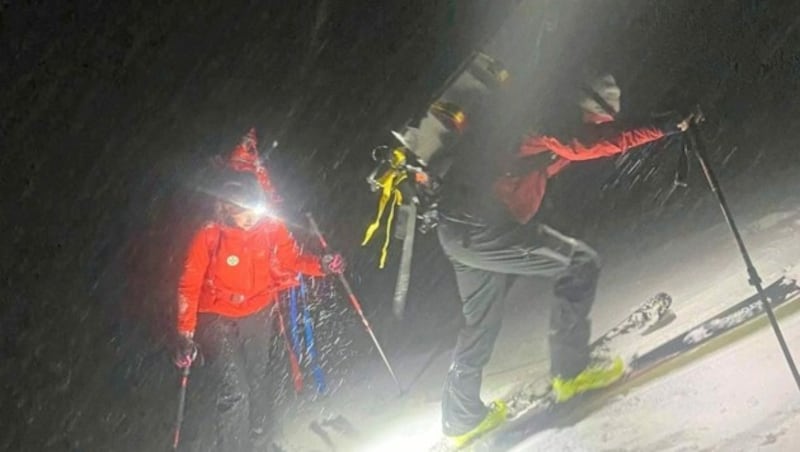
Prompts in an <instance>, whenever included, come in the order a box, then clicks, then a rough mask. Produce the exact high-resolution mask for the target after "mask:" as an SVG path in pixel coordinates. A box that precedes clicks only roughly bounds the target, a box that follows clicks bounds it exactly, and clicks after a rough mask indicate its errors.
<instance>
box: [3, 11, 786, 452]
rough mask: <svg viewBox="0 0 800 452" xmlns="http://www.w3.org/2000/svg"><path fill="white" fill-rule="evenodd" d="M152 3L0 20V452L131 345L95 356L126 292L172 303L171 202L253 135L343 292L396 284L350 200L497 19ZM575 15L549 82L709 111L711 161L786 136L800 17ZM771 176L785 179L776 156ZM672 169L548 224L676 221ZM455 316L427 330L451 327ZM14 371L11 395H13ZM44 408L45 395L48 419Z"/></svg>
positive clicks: (182, 201) (575, 204)
mask: <svg viewBox="0 0 800 452" xmlns="http://www.w3.org/2000/svg"><path fill="white" fill-rule="evenodd" d="M152 3H153V4H152V5H151V4H150V3H148V5H149V6H145V5H144V4H133V3H132V4H125V2H101V1H94V2H91V1H84V2H66V1H64V2H37V1H26V2H16V3H13V4H11V3H10V2H5V3H3V4H2V6H0V8H2V9H1V10H2V13H1V14H2V15H1V16H0V27H1V29H0V33H2V39H0V48H2V56H3V63H2V68H1V69H0V83H1V85H2V87H3V89H2V90H0V111H2V115H0V142H2V153H1V154H0V165H1V167H2V178H1V179H0V185H2V190H3V195H2V201H0V202H1V203H2V204H0V205H2V212H3V216H2V218H0V234H2V236H3V237H4V244H5V246H3V247H2V249H1V250H0V274H2V275H3V278H2V282H0V296H2V304H0V315H1V316H2V317H1V318H0V320H2V323H0V327H2V332H3V336H4V337H3V342H2V343H1V344H0V346H2V348H0V351H2V356H1V357H0V361H2V362H1V363H0V377H3V381H4V383H3V385H4V386H3V390H2V392H3V393H4V397H10V399H9V400H2V405H3V406H4V407H5V406H17V407H19V410H20V413H24V416H23V415H20V416H17V413H14V410H11V412H10V413H6V414H7V415H8V416H9V419H15V420H16V421H20V419H25V418H27V417H29V416H33V418H36V419H37V420H38V421H31V422H30V423H29V424H27V425H25V426H22V424H20V426H19V428H18V429H17V430H16V431H17V433H18V435H16V436H15V435H11V439H9V440H8V441H22V440H21V439H20V438H22V437H23V436H24V437H25V438H28V439H30V438H31V437H36V435H37V433H41V432H42V431H49V430H48V429H46V427H43V426H42V425H43V424H42V422H41V418H37V416H40V413H41V412H42V411H43V408H42V406H41V404H42V403H43V402H42V400H48V401H50V402H52V403H54V404H58V403H61V404H62V406H63V404H67V403H70V402H69V401H70V400H72V399H70V397H72V395H71V394H73V391H74V393H77V394H79V393H80V391H81V389H82V388H83V387H86V385H87V384H88V382H91V381H94V380H92V378H93V376H92V374H91V372H89V371H88V370H87V368H88V366H89V363H91V362H94V361H98V360H99V362H104V361H103V360H110V359H112V358H111V357H110V356H116V355H114V353H119V348H120V346H118V345H117V343H118V341H120V340H122V341H123V342H124V341H125V339H124V338H123V339H120V338H118V337H117V338H116V339H109V337H114V336H113V335H114V334H115V333H114V332H115V331H118V330H117V329H115V328H118V327H119V324H120V323H121V322H122V321H121V320H120V316H122V314H120V312H121V311H124V309H120V306H121V305H123V304H124V303H123V301H122V300H128V299H129V298H130V293H131V292H133V293H135V294H136V296H137V297H141V299H139V300H138V301H136V302H134V303H133V304H132V307H129V308H126V309H133V310H134V311H136V310H137V309H138V310H143V311H147V312H149V313H150V314H145V315H141V316H142V317H144V318H146V319H148V320H150V321H152V317H153V315H154V314H153V312H154V311H157V310H159V309H161V305H160V304H158V303H159V302H163V300H162V299H160V298H158V297H154V296H153V295H148V294H152V293H153V292H159V291H164V290H167V289H166V288H169V287H171V285H174V281H173V280H171V279H170V277H171V276H174V272H175V271H176V270H177V269H176V268H175V266H174V265H170V264H171V263H172V261H171V260H170V259H176V258H177V259H179V257H176V256H178V255H179V250H180V249H181V243H182V241H183V240H185V239H186V236H187V234H188V231H189V230H190V229H189V227H190V226H191V225H189V224H187V223H188V220H185V219H183V217H191V214H190V213H186V212H183V211H181V209H180V208H178V206H182V207H186V206H191V205H192V204H191V202H193V201H194V200H193V199H192V197H191V195H190V193H188V190H186V189H185V186H184V184H185V183H186V182H187V181H190V180H191V177H192V175H194V174H195V173H196V172H197V171H198V170H199V169H201V168H202V167H203V165H205V163H206V161H207V158H208V157H210V156H212V155H214V154H216V153H218V152H221V151H224V150H226V149H227V148H228V147H229V146H230V145H231V144H233V143H234V142H235V141H236V140H237V139H238V136H239V135H240V134H241V133H242V132H243V131H244V130H246V129H247V128H248V127H250V126H253V125H255V126H256V127H258V129H259V132H260V133H261V134H262V136H266V137H265V138H266V139H267V140H272V139H277V140H279V141H280V142H281V147H280V148H279V150H278V151H276V153H275V154H274V155H272V156H270V165H271V167H272V170H273V175H274V178H275V179H276V181H277V183H278V186H279V188H280V189H281V191H282V192H283V193H284V197H285V198H286V199H287V202H288V204H290V205H291V209H290V210H291V212H290V213H291V214H294V215H296V214H297V213H298V212H300V211H302V210H311V211H313V212H315V213H316V214H317V217H318V218H319V219H320V222H321V223H322V225H323V227H324V228H325V229H326V230H327V231H330V232H331V235H332V239H333V240H332V241H333V242H334V243H336V244H338V246H339V248H341V249H342V250H343V251H344V252H345V253H346V254H347V255H348V256H349V257H350V258H351V261H352V262H353V265H352V267H353V274H354V275H353V276H354V277H355V279H356V281H357V283H358V284H360V281H361V278H362V277H363V278H364V279H373V280H374V281H377V282H374V283H373V285H372V286H370V285H369V284H366V285H364V287H365V289H372V288H374V286H378V287H380V286H383V287H387V286H386V285H385V284H389V283H391V282H392V281H393V275H392V274H391V269H390V271H389V273H384V274H381V275H375V274H374V273H373V272H372V271H371V270H368V269H369V268H370V267H371V266H372V265H374V262H375V257H376V255H377V252H376V251H375V250H374V249H373V250H363V251H362V250H357V249H356V246H357V243H358V241H359V240H360V234H361V231H362V228H363V227H364V226H365V224H366V221H367V220H368V217H369V215H370V214H371V212H372V208H373V202H374V199H373V197H372V196H371V195H370V194H369V193H368V191H367V186H366V184H365V183H364V182H363V180H364V177H365V175H366V173H367V172H368V171H369V170H370V169H371V168H370V163H371V162H370V161H369V159H368V151H369V150H370V149H371V148H372V147H373V146H375V145H377V144H382V143H385V142H386V141H388V138H389V137H388V131H389V130H390V129H392V128H397V127H400V126H401V125H402V124H403V123H404V122H405V120H406V119H407V118H408V116H409V115H410V114H411V113H412V112H413V111H414V110H415V109H417V108H420V106H421V105H423V104H424V102H425V101H426V100H427V99H428V97H429V96H430V95H431V93H432V92H433V91H434V90H435V89H436V88H437V87H438V86H439V85H440V84H441V83H442V81H443V80H444V79H445V78H446V77H447V76H448V75H450V71H452V70H453V69H454V68H455V67H456V66H457V65H458V64H459V63H460V62H461V59H462V57H463V56H464V55H465V54H466V53H467V52H468V51H469V50H470V49H471V48H472V47H473V46H474V45H476V44H477V43H479V42H482V40H483V39H484V38H485V37H486V36H487V34H488V33H489V31H490V30H492V29H494V27H495V26H496V24H497V23H498V21H499V20H500V18H502V17H503V16H504V14H505V13H506V9H507V6H508V5H509V4H510V3H511V2H510V1H505V0H504V1H500V0H480V1H471V2H461V1H457V0H442V1H436V2H433V1H429V0H408V1H402V2H388V1H387V2H376V1H361V0H359V1H347V2H343V1H338V2H337V1H333V0H317V1H308V2H259V1H250V2H248V1H231V2H177V3H169V2H152ZM157 3H159V4H157ZM206 3H207V4H206ZM591 3H592V5H591V6H585V4H584V5H582V6H580V7H576V5H577V3H575V2H564V4H566V5H567V6H565V9H566V10H568V11H570V12H572V13H575V12H576V11H579V10H580V11H582V13H581V14H575V16H574V17H573V18H572V19H570V21H565V22H564V23H562V27H565V28H563V29H560V30H559V31H556V32H555V35H557V36H558V37H559V39H560V41H559V42H560V43H561V44H560V46H561V47H559V49H561V50H560V52H563V53H561V54H559V55H563V56H559V58H555V57H554V58H552V59H550V60H548V61H549V62H550V63H551V66H550V67H551V69H550V70H551V71H554V72H555V73H558V71H562V72H561V73H562V74H566V73H568V72H569V71H572V70H574V69H575V68H576V67H579V66H580V65H581V64H582V63H587V64H588V62H591V63H592V64H594V65H596V66H598V67H603V68H608V69H611V70H613V71H614V72H615V73H616V74H617V75H618V79H619V80H620V83H621V84H622V86H623V90H624V92H625V96H626V98H625V102H626V105H625V108H626V109H627V110H628V111H630V112H632V114H647V113H649V112H651V111H655V110H658V109H660V108H664V107H665V106H674V105H666V104H668V103H670V102H669V101H675V100H678V101H679V102H678V103H680V102H684V103H685V102H688V101H689V100H699V101H701V102H704V103H705V104H707V105H709V108H710V110H711V113H712V114H713V116H714V119H713V121H712V123H713V125H714V128H715V130H716V131H718V132H719V135H717V138H719V137H720V136H721V137H722V138H719V140H718V143H719V146H720V148H719V149H717V148H714V149H715V150H716V151H715V152H717V154H719V155H722V154H723V153H724V149H722V147H724V146H728V148H729V147H730V145H731V144H730V141H728V142H726V141H725V139H726V138H725V137H726V135H725V134H729V135H730V134H731V133H736V134H737V135H736V137H737V138H736V140H737V141H736V143H737V144H738V145H740V146H741V147H742V148H745V147H746V146H748V145H752V146H751V147H753V146H755V148H757V145H758V144H759V142H760V140H761V139H762V137H761V135H759V133H760V132H759V131H762V130H765V128H766V127H772V128H773V130H774V129H776V128H780V127H788V126H790V125H791V124H793V123H792V122H791V118H794V117H795V116H796V115H797V113H798V112H799V111H800V109H798V106H797V105H796V103H795V102H793V101H791V99H792V98H793V96H794V97H796V95H797V94H798V92H797V86H798V85H797V83H796V80H797V76H798V75H800V70H799V69H798V68H800V66H799V65H800V63H798V56H797V54H796V52H795V51H794V50H789V49H797V48H800V47H798V44H800V41H799V40H798V37H797V20H796V17H798V15H797V11H796V10H797V6H795V5H794V2H791V1H787V2H779V1H770V2H757V1H743V2H737V1H721V2H710V1H709V2H699V3H698V2H691V1H688V0H687V1H675V2H669V5H667V2H645V1H633V0H620V1H610V0H603V1H597V2H591ZM156 4H157V5H156ZM568 26H571V28H568ZM553 49H555V47H554V48H553ZM551 52H556V50H551ZM554 54H556V53H554ZM553 90H554V91H555V92H556V93H558V90H559V86H558V84H557V83H555V82H554V88H553ZM717 154H715V155H717ZM758 155H760V154H756V151H753V153H752V154H748V153H740V155H737V158H736V159H734V160H733V161H732V162H730V165H729V166H727V167H726V173H725V174H723V177H724V178H726V177H727V178H734V177H740V176H741V177H746V175H747V174H750V169H751V168H752V167H753V165H754V164H755V162H760V161H762V160H761V159H760V157H758ZM767 160H770V161H772V162H775V163H776V165H778V166H780V165H786V164H796V163H797V162H796V157H794V156H793V155H790V154H788V153H787V154H786V155H783V154H781V155H777V154H776V155H773V156H771V157H770V158H769V159H767ZM673 162H674V158H673V157H668V156H656V157H655V158H653V159H651V160H650V161H649V165H651V166H653V167H654V168H656V169H657V171H656V172H655V173H654V176H653V177H652V178H650V180H649V181H648V182H645V183H638V185H636V184H634V186H635V187H636V189H631V184H630V181H628V183H627V185H626V184H623V186H624V187H623V188H620V189H612V190H610V191H606V192H600V191H599V190H594V191H592V194H591V195H589V196H583V195H575V193H574V190H573V191H571V190H570V188H569V187H570V186H572V187H575V186H574V184H573V185H571V183H570V180H573V181H574V180H576V179H578V178H583V180H584V181H586V180H587V179H586V176H587V175H589V176H591V178H593V179H591V180H593V181H594V182H597V186H598V187H599V186H600V185H601V184H602V182H603V181H604V180H606V179H607V178H608V177H610V176H611V175H613V174H612V173H613V171H612V168H610V167H609V164H599V165H596V166H587V168H588V169H586V170H584V172H582V173H576V175H574V176H573V177H572V179H570V178H565V180H564V181H562V182H561V183H560V186H559V187H556V192H555V193H554V194H553V197H552V200H551V202H550V204H549V205H550V206H551V207H550V208H551V209H552V205H553V204H558V202H559V201H565V200H566V201H569V205H570V206H571V207H572V208H571V209H568V211H567V212H566V213H565V212H561V213H560V214H557V213H549V212H545V214H548V215H551V216H552V218H553V220H554V221H555V222H556V223H557V224H559V226H562V227H564V228H566V229H567V230H571V231H573V232H576V233H581V234H582V235H585V236H587V238H593V237H602V236H603V234H605V233H606V232H607V231H608V230H612V229H613V228H614V227H617V226H618V223H615V222H614V218H615V217H617V218H620V217H622V218H638V217H637V216H641V215H645V216H649V218H653V217H654V216H655V217H657V216H658V215H667V216H673V217H674V216H678V215H687V213H689V214H691V212H692V211H693V210H692V209H693V208H694V207H696V206H697V205H698V203H699V201H697V200H698V199H701V198H700V197H699V196H700V195H699V194H698V193H699V192H700V190H699V189H697V188H694V189H692V190H693V191H690V192H689V193H688V194H686V195H685V199H681V202H680V203H676V204H673V205H671V206H667V207H666V208H664V209H660V210H659V209H655V208H653V207H652V204H653V203H652V199H653V198H654V196H656V195H657V194H658V192H659V184H662V185H663V183H665V182H666V183H668V181H669V180H670V178H671V177H672V174H671V168H672V166H673V165H674V163H673ZM612 166H613V165H612ZM692 196H694V198H693V197H692ZM187 201H188V202H189V203H188V204H186V202H187ZM187 208H188V207H187ZM553 210H557V209H553ZM184 213H185V215H184ZM587 216H589V217H591V218H592V219H591V220H589V221H584V220H581V218H584V217H587ZM627 227H628V229H627V231H628V233H636V232H637V230H636V229H635V227H634V226H630V225H629V226H627ZM639 232H641V230H640V231H639ZM148 238H149V239H148ZM423 240H427V241H426V242H425V244H427V245H429V246H431V247H433V248H435V244H434V242H433V241H431V240H430V239H423ZM155 244H157V245H158V246H155ZM162 245H163V246H162ZM154 249H155V250H154ZM159 249H160V250H161V254H159V252H158V250H159ZM137 250H138V251H139V252H138V253H136V252H134V251H137ZM141 250H144V251H141ZM166 250H168V251H166ZM131 254H133V255H135V256H137V258H138V259H139V261H137V262H138V265H139V266H138V267H136V266H135V265H134V267H136V268H138V269H139V270H141V268H142V265H145V264H142V262H150V263H152V262H156V263H157V264H156V267H158V268H159V269H160V270H163V272H164V273H158V272H157V271H155V270H154V269H153V268H150V271H149V272H145V273H146V274H145V275H142V274H134V275H131V274H130V272H129V270H130V268H129V266H128V265H130V259H129V258H130V255H131ZM143 255H144V257H142V256H143ZM421 261H422V262H424V264H423V265H424V266H426V269H429V268H430V267H431V266H433V267H436V268H439V267H437V266H439V265H441V263H442V261H441V256H440V255H439V254H438V252H433V253H432V254H430V255H427V256H423V257H422V258H421ZM449 272H450V270H449V269H446V271H445V270H442V272H427V273H429V274H436V276H435V277H432V276H429V277H428V278H423V281H425V284H435V283H437V282H439V283H440V282H442V281H445V283H446V284H445V285H447V284H450V285H449V286H447V287H449V289H447V290H451V291H452V282H451V281H450V279H449V278H451V275H450V273H449ZM134 273H135V272H134ZM140 273H141V272H140ZM440 273H441V274H440ZM443 290H445V289H443ZM151 298H155V299H156V300H157V301H153V300H151ZM142 299H148V300H150V301H142ZM373 299H376V300H379V301H377V302H373V305H372V306H368V309H369V310H378V312H380V309H379V306H376V305H380V300H386V299H388V297H387V294H380V295H376V296H375V298H373ZM455 303H457V302H456V300H452V303H451V304H450V305H448V306H447V307H446V308H431V309H434V310H436V309H438V310H439V311H443V312H446V313H449V312H452V308H453V307H454V306H455ZM412 309H418V310H421V311H422V312H424V309H426V308H424V307H417V308H413V307H412ZM139 314H141V313H139ZM440 315H441V314H440ZM447 315H449V314H447ZM134 317H136V316H135V315H134ZM377 323H379V324H381V321H380V320H378V321H377ZM384 323H387V328H391V327H392V326H391V325H390V324H389V323H388V321H386V322H384ZM156 329H158V328H156ZM156 336H158V335H156ZM145 342H147V341H145ZM150 347H153V348H157V345H150ZM123 348H124V347H123ZM87 350H92V352H91V353H90V352H87ZM19 372H24V373H25V375H26V378H25V379H23V381H20V380H17V379H12V378H11V376H13V375H16V374H18V373H19ZM6 381H8V383H6ZM60 385H66V386H65V389H61V390H60V389H59V387H60ZM67 386H68V387H69V390H67V389H66V387H67ZM40 388H45V389H43V391H49V392H48V394H49V395H48V396H47V397H45V398H44V399H43V398H42V397H44V396H42V395H37V391H39V390H40ZM12 400H13V401H14V403H12ZM31 413H39V414H35V415H32V414H31ZM45 419H50V418H47V417H45ZM55 419H60V418H59V417H58V416H55ZM14 425H17V424H14ZM42 429H45V430H42ZM8 444H15V445H19V444H21V443H18V442H15V443H8ZM8 444H3V443H0V449H2V448H3V446H8ZM53 447H55V448H54V449H53V450H59V449H58V447H56V446H53Z"/></svg>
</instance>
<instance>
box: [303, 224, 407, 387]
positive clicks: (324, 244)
mask: <svg viewBox="0 0 800 452" xmlns="http://www.w3.org/2000/svg"><path fill="white" fill-rule="evenodd" d="M306 216H307V217H308V222H309V224H310V225H311V230H312V231H313V232H314V235H316V236H317V239H318V240H319V243H320V244H321V245H322V248H323V249H324V250H325V251H327V250H328V242H327V241H326V240H325V237H324V236H323V235H322V232H321V231H320V229H319V226H318V225H317V222H316V221H315V220H314V216H313V215H311V213H307V214H306ZM337 276H338V278H339V282H340V283H341V284H342V287H343V288H344V291H345V292H346V293H347V298H349V299H350V304H352V305H353V309H355V311H356V314H358V316H359V317H360V318H361V323H363V324H364V329H366V330H367V333H368V334H369V336H370V337H371V338H372V342H373V343H374V344H375V348H376V349H377V350H378V353H379V354H380V355H381V359H382V360H383V363H384V364H385V365H386V369H387V370H388V371H389V374H390V375H391V376H392V380H394V382H395V384H396V385H397V389H398V390H400V392H401V393H402V392H403V386H402V385H401V384H400V380H398V379H397V375H396V374H395V373H394V369H392V366H391V364H389V360H388V359H387V358H386V354H385V353H384V352H383V348H382V347H381V344H380V343H379V342H378V338H377V337H375V333H374V332H373V331H372V327H371V326H370V324H369V321H368V320H367V317H366V316H365V315H364V311H363V310H362V309H361V303H359V301H358V298H357V297H356V295H355V293H354V292H353V289H352V288H351V287H350V283H349V282H348V281H347V278H345V276H344V275H343V274H341V273H339V274H337Z"/></svg>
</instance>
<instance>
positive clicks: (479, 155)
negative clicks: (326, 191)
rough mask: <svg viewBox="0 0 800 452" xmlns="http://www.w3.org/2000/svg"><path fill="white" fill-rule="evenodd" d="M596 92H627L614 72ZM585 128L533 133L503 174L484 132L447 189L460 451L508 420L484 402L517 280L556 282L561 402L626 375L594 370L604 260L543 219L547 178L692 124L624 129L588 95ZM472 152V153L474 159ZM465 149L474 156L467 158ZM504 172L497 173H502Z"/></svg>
mask: <svg viewBox="0 0 800 452" xmlns="http://www.w3.org/2000/svg"><path fill="white" fill-rule="evenodd" d="M594 85H595V86H593V88H594V89H595V91H596V92H597V93H598V94H599V95H600V96H601V97H602V98H603V100H604V101H605V102H606V103H607V106H608V105H610V106H611V108H613V109H614V110H615V111H618V110H619V88H617V87H616V84H615V83H614V79H613V77H611V76H606V77H603V78H600V79H598V80H596V82H595V83H594ZM581 107H582V108H583V112H584V118H583V119H584V125H583V127H582V130H580V131H579V132H578V133H576V134H575V135H574V136H572V137H568V138H564V137H560V138H559V137H555V136H548V135H541V134H537V135H532V136H528V137H526V138H525V139H524V140H523V142H522V144H521V146H520V147H519V149H518V152H517V153H516V155H515V156H514V158H513V159H512V161H511V164H510V165H508V167H507V168H506V169H505V170H502V169H501V170H500V171H499V172H495V173H493V174H490V173H491V171H489V170H488V169H489V168H492V165H493V164H494V163H495V162H496V161H497V160H498V158H497V156H496V155H492V154H491V153H488V152H486V149H485V147H487V146H490V144H489V145H487V144H485V143H481V142H480V140H481V139H482V134H481V133H478V134H476V136H475V137H474V139H473V140H466V139H465V140H463V141H465V142H467V141H468V144H467V145H466V146H467V148H466V149H462V150H460V151H459V158H458V159H457V160H455V161H454V163H453V166H452V168H451V169H450V171H449V172H448V174H447V176H446V177H445V180H444V181H443V184H442V187H443V188H442V196H441V200H440V204H439V217H440V225H439V227H438V229H437V230H438V235H439V241H440V243H441V245H442V248H443V250H444V252H445V254H446V255H447V257H448V258H449V259H450V261H451V263H452V265H453V268H454V269H455V274H456V282H457V284H458V288H459V292H460V295H461V299H462V312H463V315H464V318H465V325H464V326H463V327H462V328H461V331H460V332H459V334H458V339H457V343H456V348H455V351H454V358H453V363H452V365H451V367H450V370H449V372H448V375H447V380H446V382H445V386H444V392H443V395H442V427H443V431H444V434H445V435H446V436H447V437H448V438H449V439H450V442H451V443H452V444H453V445H455V446H460V445H463V444H465V443H467V442H469V441H470V440H471V439H472V438H474V437H475V436H478V435H480V434H482V433H483V432H485V431H487V430H490V429H492V428H494V427H496V426H497V425H498V424H499V423H501V422H502V421H503V420H504V418H505V409H506V408H505V406H504V405H503V404H502V402H496V403H492V404H491V405H490V406H488V407H487V406H486V405H484V403H483V402H482V401H481V398H480V389H481V379H482V371H483V367H484V366H485V365H486V364H487V363H488V361H489V358H490V356H491V354H492V351H493V349H494V344H495V340H496V338H497V335H498V333H499V331H500V325H501V321H502V305H503V298H504V297H505V294H506V291H507V289H508V286H509V283H510V281H511V278H512V277H513V276H542V277H547V278H551V279H553V280H554V281H555V286H554V292H555V295H556V297H557V299H558V302H557V303H556V305H555V306H553V308H552V314H551V319H550V336H549V339H550V367H551V375H552V387H553V390H554V392H555V395H556V397H557V398H558V399H559V400H566V399H569V398H570V397H572V396H573V395H575V394H577V393H580V392H583V391H587V390H590V389H595V388H599V387H603V386H606V385H608V384H610V383H612V382H613V381H615V380H616V379H618V378H619V377H620V376H621V375H622V373H623V370H624V369H623V368H622V362H621V361H620V360H615V361H614V362H608V363H600V364H599V365H591V366H590V350H589V338H590V328H589V327H590V321H589V311H590V309H591V306H592V304H593V301H594V296H595V288H596V285H597V278H598V275H599V272H600V264H599V260H598V256H597V253H596V252H595V251H594V250H592V248H590V247H589V246H588V245H586V244H585V243H583V242H582V241H580V240H576V239H574V238H571V237H567V236H565V235H563V234H561V233H559V232H558V231H555V230H554V229H552V228H550V227H548V226H546V225H544V224H539V223H537V222H535V221H532V220H533V219H534V216H535V215H536V212H537V211H538V209H539V207H540V205H541V202H542V199H543V197H544V195H545V192H546V188H547V183H548V180H549V179H550V178H552V177H554V176H556V175H557V174H559V173H560V172H561V171H563V170H564V169H565V168H567V167H568V166H569V165H571V164H573V163H574V162H578V161H583V160H591V159H598V158H604V157H609V156H615V155H619V154H622V153H624V152H628V151H629V150H631V149H633V148H636V147H637V146H640V145H643V144H646V143H649V142H652V141H655V140H659V139H661V138H663V137H665V136H667V135H670V134H673V133H680V132H682V131H685V130H686V129H687V128H688V126H689V121H690V120H691V118H689V119H685V120H683V121H681V120H674V121H666V122H664V123H662V124H656V125H647V126H642V127H629V128H625V127H621V126H620V125H619V124H617V123H616V122H614V121H613V117H612V116H611V115H610V114H608V113H606V111H604V109H602V108H600V105H599V103H598V102H597V101H595V100H594V98H593V97H587V98H585V99H582V101H581ZM470 150H472V151H474V152H472V153H469V151H470ZM462 151H466V153H464V154H462V153H461V152H462ZM498 174H499V177H498V176H497V175H498Z"/></svg>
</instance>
